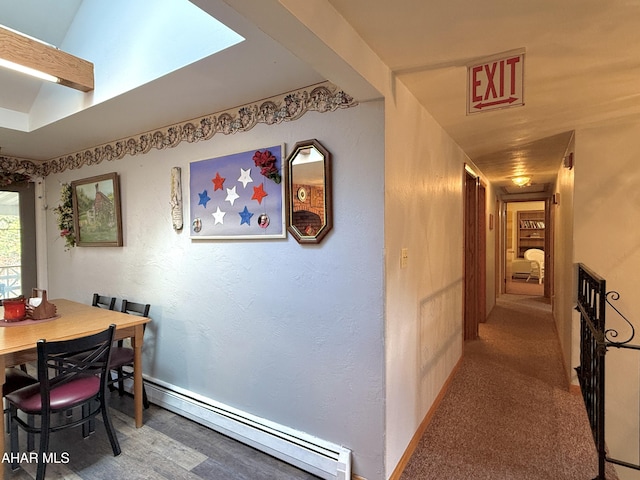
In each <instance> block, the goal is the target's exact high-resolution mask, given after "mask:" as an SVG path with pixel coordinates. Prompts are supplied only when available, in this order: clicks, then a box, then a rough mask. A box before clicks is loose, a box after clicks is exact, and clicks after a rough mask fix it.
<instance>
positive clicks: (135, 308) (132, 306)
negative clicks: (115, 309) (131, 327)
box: [120, 300, 151, 317]
mask: <svg viewBox="0 0 640 480" xmlns="http://www.w3.org/2000/svg"><path fill="white" fill-rule="evenodd" d="M150 308H151V305H150V304H148V303H136V302H130V301H128V300H122V308H120V311H121V312H122V313H131V314H133V315H140V316H142V317H148V316H149V309H150Z"/></svg>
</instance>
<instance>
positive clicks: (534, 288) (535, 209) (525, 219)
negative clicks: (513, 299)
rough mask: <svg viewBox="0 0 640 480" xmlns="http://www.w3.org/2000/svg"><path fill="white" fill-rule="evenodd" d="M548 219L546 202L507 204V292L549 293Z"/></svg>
mask: <svg viewBox="0 0 640 480" xmlns="http://www.w3.org/2000/svg"><path fill="white" fill-rule="evenodd" d="M547 220H548V218H547V209H546V202H545V201H524V202H507V203H506V204H505V232H504V234H505V236H504V239H505V250H504V255H505V263H504V265H505V293H511V294H517V295H534V296H540V297H542V296H545V290H546V289H545V282H546V283H548V281H549V278H548V272H547V271H546V270H545V257H547V256H548V252H549V245H548V244H547V242H548V238H549V235H548V228H549V225H548V221H547Z"/></svg>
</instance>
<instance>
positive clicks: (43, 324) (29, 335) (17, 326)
mask: <svg viewBox="0 0 640 480" xmlns="http://www.w3.org/2000/svg"><path fill="white" fill-rule="evenodd" d="M49 303H52V304H53V305H55V306H56V310H57V312H56V316H55V317H53V318H51V319H46V320H38V321H34V320H24V321H21V322H15V323H10V324H9V323H6V322H5V321H4V320H3V319H4V309H3V308H2V307H0V322H5V323H4V325H2V326H0V384H2V385H4V382H5V367H12V366H15V365H21V364H23V363H28V362H32V361H34V360H36V358H37V353H36V343H37V342H38V340H40V339H45V340H47V341H56V340H68V339H72V338H79V337H83V336H86V335H91V334H94V333H98V332H101V331H103V330H106V329H107V328H109V325H111V324H114V325H115V326H116V332H115V339H116V340H120V339H124V338H130V339H131V346H132V347H133V349H134V378H133V392H134V395H133V396H134V405H135V425H136V427H141V426H142V341H143V335H144V325H145V324H146V323H148V322H149V321H150V320H151V319H150V318H148V317H141V316H138V315H130V314H126V313H121V312H116V311H113V310H107V309H104V308H99V307H93V306H91V305H85V304H83V303H78V302H74V301H71V300H65V299H54V300H49ZM4 423H5V420H4V415H0V432H4V431H5V424H4ZM4 451H5V448H4V435H2V434H0V455H1V454H2V452H4ZM0 478H4V469H3V468H0Z"/></svg>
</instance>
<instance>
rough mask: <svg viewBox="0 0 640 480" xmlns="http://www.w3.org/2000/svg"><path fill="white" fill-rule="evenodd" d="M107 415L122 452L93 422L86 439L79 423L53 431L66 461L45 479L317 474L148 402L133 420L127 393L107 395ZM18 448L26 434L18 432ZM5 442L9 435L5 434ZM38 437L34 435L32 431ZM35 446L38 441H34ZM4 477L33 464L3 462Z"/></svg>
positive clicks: (293, 478) (249, 479) (239, 478)
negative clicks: (137, 422) (140, 418)
mask: <svg viewBox="0 0 640 480" xmlns="http://www.w3.org/2000/svg"><path fill="white" fill-rule="evenodd" d="M111 411H112V421H113V423H114V427H115V428H116V430H117V432H118V440H119V442H120V447H121V448H122V453H121V454H120V455H119V456H117V457H114V456H113V452H112V451H111V447H110V445H109V441H108V439H107V435H106V432H105V429H104V427H103V425H102V423H101V422H99V421H98V422H96V431H95V433H94V434H93V435H91V436H90V437H89V438H88V439H86V440H84V439H83V438H82V432H81V430H80V429H71V430H66V431H62V432H59V433H57V434H52V436H51V449H50V451H51V452H57V453H58V457H57V458H58V459H60V460H64V459H65V457H66V454H68V462H66V463H62V462H61V463H53V464H51V463H50V464H49V465H48V466H47V475H46V478H47V479H51V480H53V479H70V480H94V479H96V480H103V479H104V480H112V479H116V478H122V479H124V478H126V479H127V480H135V479H140V480H143V479H144V480H156V479H157V480H165V479H166V480H177V479H184V480H202V479H205V480H214V479H215V480H221V479H225V480H226V479H229V480H273V479H278V480H280V479H281V480H298V479H300V480H311V479H316V478H317V477H315V476H313V475H311V474H309V473H306V472H303V471H301V470H298V469H297V468H295V467H293V466H291V465H288V464H286V463H283V462H281V461H279V460H278V459H276V458H273V457H271V456H269V455H266V454H264V453H262V452H260V451H258V450H255V449H253V448H251V447H249V446H246V445H244V444H241V443H239V442H236V441H234V440H232V439H230V438H229V437H226V436H224V435H221V434H219V433H217V432H215V431H213V430H211V429H209V428H207V427H204V426H202V425H199V424H197V423H195V422H192V421H190V420H188V419H186V418H184V417H181V416H179V415H176V414H174V413H172V412H169V411H167V410H164V409H162V408H159V407H157V406H155V405H151V407H150V408H149V409H148V410H145V412H144V413H145V419H144V426H143V427H142V428H139V429H136V428H135V427H134V425H133V402H132V401H131V398H129V397H126V396H125V397H122V398H120V397H118V395H117V393H114V394H113V396H112V398H111ZM20 441H21V452H24V451H25V450H24V448H25V443H26V434H25V433H24V432H22V431H21V432H20ZM6 442H7V443H6V444H7V445H8V438H7V439H6ZM36 442H37V437H36ZM36 446H37V443H36ZM4 468H5V479H7V480H23V479H25V480H26V479H33V478H35V472H36V464H35V463H29V462H22V463H21V468H20V469H18V470H17V471H15V472H12V471H11V469H10V467H9V466H8V465H6V464H5V465H4Z"/></svg>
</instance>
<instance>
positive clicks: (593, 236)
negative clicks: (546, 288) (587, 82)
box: [573, 115, 640, 480]
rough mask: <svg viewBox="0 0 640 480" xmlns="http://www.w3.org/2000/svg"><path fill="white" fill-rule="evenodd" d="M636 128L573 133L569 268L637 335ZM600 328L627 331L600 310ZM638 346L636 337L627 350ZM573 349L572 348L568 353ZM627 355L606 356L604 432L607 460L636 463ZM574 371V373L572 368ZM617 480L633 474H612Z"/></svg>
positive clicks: (633, 385) (634, 387)
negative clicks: (594, 277) (602, 290)
mask: <svg viewBox="0 0 640 480" xmlns="http://www.w3.org/2000/svg"><path fill="white" fill-rule="evenodd" d="M638 128H640V120H638V118H637V116H635V117H634V116H633V115H630V116H628V117H625V119H624V121H619V122H611V123H608V124H606V125H604V124H603V125H601V126H597V127H593V128H589V129H583V130H578V131H577V132H576V140H575V147H576V155H575V165H576V166H575V198H574V212H575V216H574V228H573V234H574V245H575V256H574V260H575V262H582V263H585V264H586V265H588V266H589V267H590V268H591V269H592V270H593V271H595V272H596V273H598V274H599V275H600V276H602V277H604V278H605V279H606V281H607V289H608V290H615V291H617V292H619V293H620V300H619V301H617V302H615V305H616V308H618V309H619V310H620V311H621V312H623V313H624V314H625V315H626V316H627V318H629V319H630V320H631V321H632V322H633V323H634V325H635V327H636V332H638V331H640V295H638V285H640V268H638V267H639V266H640V222H639V221H638V220H639V219H640V213H639V212H640V188H638V185H640V168H638V158H640V143H639V142H638ZM607 322H608V325H607V327H609V328H616V329H617V330H619V332H620V337H619V338H620V339H622V338H627V337H628V336H629V334H630V330H629V328H628V327H625V325H624V323H623V322H621V321H619V320H618V319H616V315H615V313H614V312H613V310H612V309H610V308H609V309H608V310H607ZM632 343H634V344H640V337H639V336H638V334H637V333H636V338H635V339H634V341H633V342H632ZM574 348H577V347H576V346H575V345H574ZM638 357H639V356H638V354H637V353H635V352H629V351H619V350H616V349H610V350H609V353H608V354H607V372H606V375H607V400H606V405H607V432H606V441H607V446H608V448H609V450H610V454H611V456H613V457H615V458H619V459H621V460H626V461H629V462H638V461H639V458H638V455H639V453H638V452H639V445H638V441H639V440H638V431H639V430H638V429H639V425H640V422H639V419H638V404H639V400H638V393H639V384H638V382H639V378H638V371H639V370H640V359H639V358H638ZM573 366H575V365H573ZM617 470H618V472H619V474H620V478H621V479H622V480H627V479H638V478H640V472H636V471H631V470H629V469H624V468H617Z"/></svg>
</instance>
